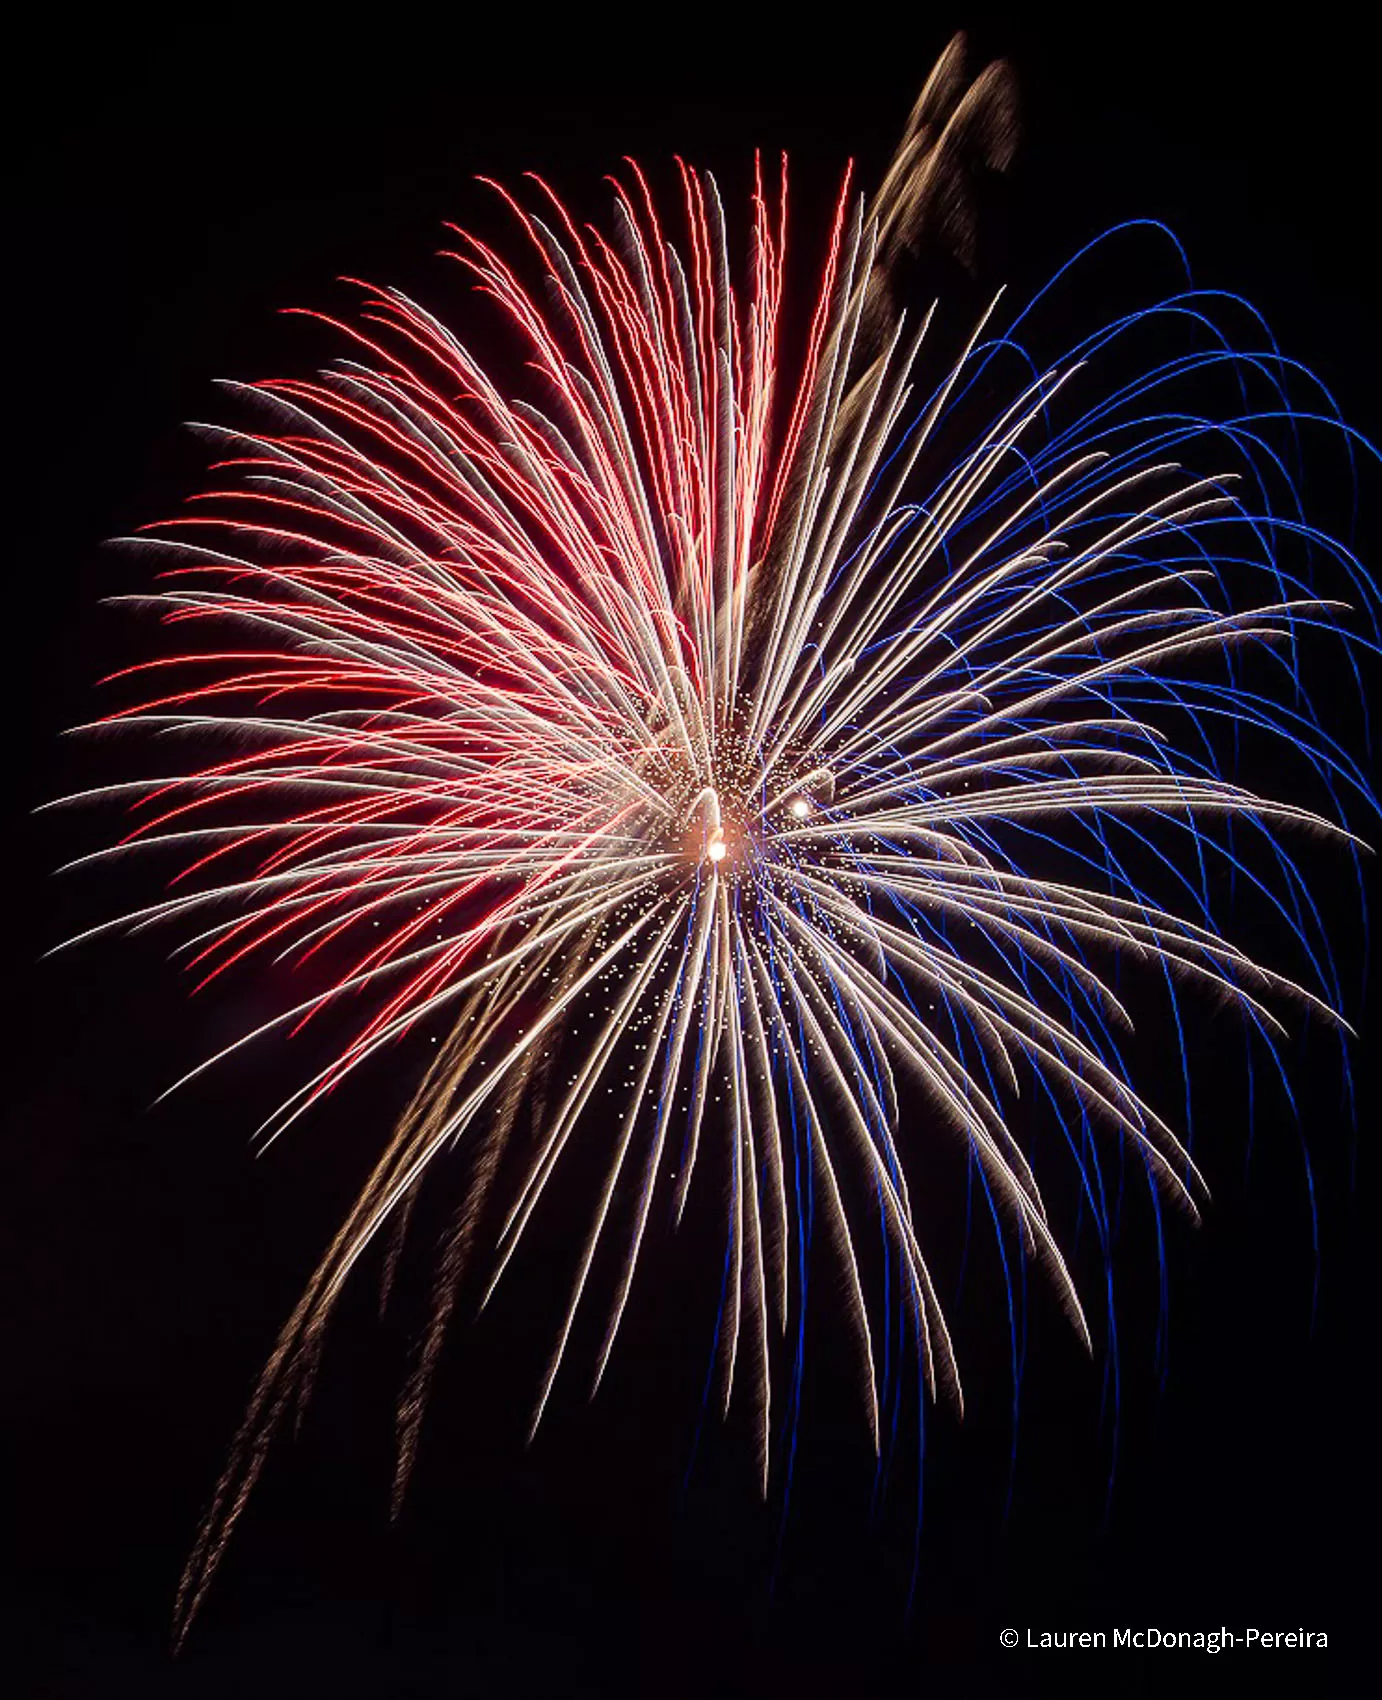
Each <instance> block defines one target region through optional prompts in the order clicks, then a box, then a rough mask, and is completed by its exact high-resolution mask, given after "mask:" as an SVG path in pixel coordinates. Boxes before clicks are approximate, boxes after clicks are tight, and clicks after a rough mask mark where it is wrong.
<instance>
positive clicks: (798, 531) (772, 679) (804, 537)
mask: <svg viewBox="0 0 1382 1700" xmlns="http://www.w3.org/2000/svg"><path fill="white" fill-rule="evenodd" d="M863 245H864V233H863V205H862V202H861V203H859V204H858V205H857V206H856V208H855V212H854V216H853V218H852V219H851V221H850V228H849V235H848V237H847V238H846V244H845V253H844V259H843V264H842V265H841V266H840V269H839V272H838V275H837V281H836V286H835V287H836V290H837V300H838V302H839V305H838V306H837V307H836V308H835V309H834V311H833V314H832V318H833V323H832V325H831V328H830V331H829V333H828V335H827V339H826V352H825V356H824V361H823V364H822V367H821V369H820V372H819V374H818V376H817V380H816V382H817V387H818V391H819V393H820V395H821V397H822V401H821V403H820V405H819V408H818V409H817V408H813V412H814V413H815V419H814V424H813V426H812V427H811V444H810V448H809V451H808V452H807V454H806V457H805V461H804V464H803V471H802V484H801V490H800V493H799V495H798V498H797V500H796V503H795V504H794V509H795V511H794V513H793V519H792V534H791V538H790V540H789V541H788V543H787V546H786V549H785V551H784V554H783V564H782V567H781V571H780V573H779V576H778V578H777V581H776V584H775V586H774V592H775V594H774V601H773V608H772V613H771V617H770V620H769V626H768V636H767V641H766V645H765V648H764V660H763V665H762V670H761V679H762V684H761V686H760V689H759V691H758V693H757V695H756V698H755V701H754V704H753V713H752V715H751V718H750V723H749V737H750V740H751V742H753V743H754V744H758V743H760V742H761V741H762V736H763V728H764V726H765V725H766V724H768V723H769V721H768V716H770V715H771V714H772V713H773V711H774V709H775V706H776V702H777V696H778V688H777V684H776V680H777V677H778V674H779V671H780V668H781V666H782V665H783V662H782V659H781V651H782V646H783V632H784V629H785V627H786V623H787V621H788V619H789V618H790V614H791V605H792V600H793V597H794V595H795V586H796V583H797V580H798V577H799V574H800V572H801V565H802V556H803V551H804V550H805V548H806V547H807V544H808V541H809V539H810V537H811V533H812V527H813V526H814V524H815V516H816V512H817V509H818V507H819V505H820V502H821V499H822V497H823V496H824V493H825V489H826V486H827V481H828V478H829V472H830V465H829V459H828V456H829V451H830V448H831V443H832V439H833V436H834V430H835V421H836V419H837V417H838V415H839V410H840V405H841V401H842V398H843V394H844V386H845V381H846V378H847V376H848V365H849V358H848V351H849V350H851V349H852V348H853V346H854V337H855V335H856V334H857V330H858V322H859V314H860V312H861V311H862V306H863V302H862V297H861V298H860V299H859V301H858V303H857V304H856V305H855V306H854V308H853V310H852V312H851V310H850V305H849V304H850V300H851V294H852V292H853V280H854V277H855V274H856V268H857V267H858V264H859V258H860V249H861V246H863ZM866 252H867V254H868V259H867V260H866V262H865V264H866V265H868V264H871V263H872V252H873V249H872V242H871V241H870V243H869V244H868V246H867V248H866ZM793 659H794V658H793V657H791V656H788V657H787V659H786V663H785V664H786V665H787V666H789V667H790V665H791V663H792V660H793Z"/></svg>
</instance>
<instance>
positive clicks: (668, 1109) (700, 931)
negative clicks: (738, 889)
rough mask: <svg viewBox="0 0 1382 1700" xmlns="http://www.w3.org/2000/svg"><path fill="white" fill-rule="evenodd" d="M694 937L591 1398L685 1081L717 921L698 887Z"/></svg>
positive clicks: (611, 1345)
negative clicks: (689, 1037) (687, 1051)
mask: <svg viewBox="0 0 1382 1700" xmlns="http://www.w3.org/2000/svg"><path fill="white" fill-rule="evenodd" d="M693 901H694V903H695V922H694V933H693V937H692V939H691V945H690V950H689V953H688V955H687V957H686V959H685V961H684V962H683V963H682V965H681V967H680V969H679V972H678V981H677V996H676V1019H675V1021H674V1023H673V1026H672V1037H671V1042H670V1044H669V1047H668V1051H667V1057H666V1061H665V1063H664V1067H663V1072H662V1088H661V1092H660V1095H659V1098H658V1105H657V1120H656V1126H655V1128H654V1132H653V1139H652V1145H651V1148H650V1150H649V1153H648V1162H647V1168H646V1170H645V1173H644V1180H643V1190H642V1193H641V1195H640V1198H639V1205H638V1213H637V1217H636V1219H635V1222H634V1229H633V1233H632V1234H631V1236H630V1238H629V1248H628V1255H627V1257H626V1259H625V1263H624V1270H623V1274H622V1275H621V1277H620V1281H619V1287H618V1291H617V1292H616V1294H615V1299H614V1303H613V1305H612V1306H611V1308H610V1315H609V1321H608V1324H607V1325H606V1329H605V1337H604V1340H603V1342H602V1344H601V1347H600V1353H599V1357H598V1359H597V1362H596V1370H595V1380H594V1385H593V1387H592V1389H591V1391H592V1394H593V1393H594V1391H595V1389H597V1388H598V1387H599V1385H600V1382H601V1380H602V1379H603V1378H604V1373H605V1368H606V1366H607V1364H608V1363H609V1356H610V1353H611V1351H612V1350H613V1349H614V1339H615V1335H616V1334H617V1333H618V1331H619V1324H620V1322H621V1320H622V1319H623V1315H624V1308H625V1306H626V1305H627V1303H628V1297H629V1289H630V1288H631V1287H632V1285H633V1276H634V1269H635V1268H636V1266H637V1263H638V1254H639V1251H640V1250H641V1248H642V1245H643V1236H644V1233H645V1231H646V1229H647V1224H648V1212H649V1210H650V1209H651V1208H652V1201H653V1193H654V1191H655V1189H656V1183H657V1175H658V1168H659V1165H660V1163H661V1161H662V1153H663V1149H664V1147H665V1144H666V1139H667V1128H668V1125H669V1124H670V1122H671V1118H672V1112H673V1108H674V1106H675V1103H676V1094H677V1086H678V1083H679V1082H680V1079H681V1068H682V1058H683V1055H684V1053H685V1049H686V1039H687V1035H688V1033H689V1032H690V1031H691V1026H692V1022H693V1020H694V1018H695V1009H696V999H697V996H698V994H699V992H700V987H701V981H702V978H703V976H704V974H705V970H706V964H707V957H708V953H709V943H710V936H711V925H712V922H713V920H714V915H715V908H714V904H713V903H712V902H710V901H708V900H707V898H706V895H705V892H704V890H702V889H699V888H698V889H697V891H696V894H695V897H694V900H693Z"/></svg>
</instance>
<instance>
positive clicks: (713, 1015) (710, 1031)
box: [672, 863, 731, 1225]
mask: <svg viewBox="0 0 1382 1700" xmlns="http://www.w3.org/2000/svg"><path fill="white" fill-rule="evenodd" d="M703 877H707V878H708V880H709V888H708V892H707V894H706V895H704V896H702V898H701V901H702V902H706V903H709V904H710V905H711V907H712V909H713V910H715V912H716V914H717V916H718V905H719V903H720V901H721V898H720V892H721V888H722V886H723V884H724V881H723V877H722V875H721V873H720V871H719V868H718V867H717V866H716V865H715V864H714V863H711V864H710V872H709V875H708V876H703ZM723 948H724V939H723V934H722V929H721V928H720V927H719V926H718V925H712V927H711V930H710V972H709V974H707V975H706V976H705V977H704V980H703V981H702V987H703V990H702V992H701V1005H702V1008H703V1009H704V1010H705V1011H706V1014H707V1017H708V1019H707V1021H706V1025H705V1027H704V1028H703V1029H702V1038H701V1043H700V1051H699V1055H698V1056H697V1058H696V1067H695V1072H694V1074H693V1077H692V1083H691V1107H690V1111H689V1114H688V1116H687V1124H686V1151H685V1156H684V1158H683V1160H682V1165H681V1170H680V1172H679V1173H678V1175H677V1185H676V1191H675V1194H674V1199H673V1205H672V1213H673V1217H674V1219H675V1221H676V1222H677V1224H678V1225H680V1223H681V1219H682V1216H683V1215H684V1213H685V1211H686V1199H687V1195H688V1194H689V1193H690V1191H691V1177H692V1175H693V1174H694V1173H695V1169H696V1158H697V1156H698V1154H699V1152H700V1145H701V1128H702V1125H703V1123H704V1121H705V1107H706V1103H707V1100H708V1097H709V1093H710V1078H711V1074H712V1072H713V1071H714V1069H715V1067H716V1065H717V1064H718V1062H719V1060H720V1046H721V1043H722V1042H723V1039H724V1032H725V1018H726V1008H725V1005H726V1001H727V999H728V997H729V993H730V985H731V982H730V976H729V974H728V972H727V967H728V965H727V964H726V962H725V960H724V956H723Z"/></svg>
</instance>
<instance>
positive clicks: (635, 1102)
mask: <svg viewBox="0 0 1382 1700" xmlns="http://www.w3.org/2000/svg"><path fill="white" fill-rule="evenodd" d="M689 906H690V899H686V898H683V899H682V901H681V902H680V903H679V904H678V905H676V906H675V908H674V909H673V914H672V919H671V921H670V922H669V923H668V925H667V926H666V927H665V928H664V929H663V931H662V933H661V934H660V935H659V936H658V939H657V941H656V943H655V944H654V945H653V946H652V949H651V950H650V952H649V967H650V970H652V971H653V972H655V971H656V969H657V968H659V967H661V966H662V964H663V952H664V950H665V948H666V945H667V943H668V941H669V940H670V938H671V937H672V934H673V933H674V932H675V931H676V929H677V928H678V927H679V926H680V925H681V924H682V922H683V920H684V919H685V916H686V912H687V909H688V907H689ZM651 978H652V972H650V973H649V975H648V976H647V978H643V979H639V978H636V979H635V984H636V985H637V986H638V992H637V998H638V999H641V997H642V993H643V990H644V989H645V988H646V985H647V984H648V981H649V980H650V979H651ZM675 999H676V981H675V979H674V980H673V981H672V982H671V984H670V985H669V986H668V988H667V990H666V992H665V993H664V994H663V997H662V1001H661V1004H660V1007H659V1011H658V1017H657V1026H656V1031H655V1033H654V1035H653V1038H652V1039H651V1040H650V1041H649V1042H648V1045H647V1050H646V1055H645V1057H644V1060H643V1063H642V1065H641V1067H640V1069H639V1071H638V1078H637V1082H636V1084H635V1086H634V1088H633V1090H632V1092H631V1093H630V1095H629V1102H628V1105H627V1107H626V1109H625V1111H624V1115H623V1122H622V1126H621V1128H620V1131H619V1136H618V1139H617V1141H616V1144H615V1151H614V1157H613V1160H612V1162H611V1163H610V1167H609V1172H608V1174H607V1175H606V1177H605V1184H604V1187H603V1189H602V1191H601V1194H600V1202H599V1205H598V1207H597V1209H596V1212H595V1218H594V1220H593V1222H592V1223H591V1225H590V1231H589V1233H588V1234H587V1236H586V1242H585V1247H584V1250H583V1251H582V1253H581V1258H580V1263H579V1265H578V1268H577V1272H576V1279H575V1283H574V1285H573V1286H572V1289H571V1298H570V1300H569V1302H568V1304H567V1307H566V1315H565V1318H564V1319H563V1322H562V1326H561V1331H560V1334H559V1336H558V1338H557V1343H556V1346H555V1348H554V1349H553V1352H552V1356H551V1359H550V1361H549V1363H548V1366H547V1371H546V1374H545V1375H544V1376H543V1380H542V1387H541V1391H540V1392H539V1394H538V1399H537V1404H536V1406H535V1408H534V1410H533V1417H532V1423H531V1425H530V1427H529V1430H528V1438H529V1440H532V1438H533V1436H534V1435H536V1433H537V1431H538V1426H539V1424H540V1423H541V1422H542V1414H543V1412H544V1411H545V1410H546V1408H547V1400H548V1398H549V1396H550V1394H551V1391H552V1384H553V1383H554V1382H555V1380H556V1378H557V1372H558V1370H559V1369H560V1368H561V1361H562V1358H563V1357H564V1355H565V1353H566V1345H567V1342H568V1340H569V1339H570V1338H571V1328H572V1325H573V1323H574V1322H575V1320H576V1311H577V1310H578V1308H579V1307H580V1302H581V1297H582V1295H583V1294H584V1292H585V1287H586V1281H587V1278H588V1277H589V1274H590V1266H591V1264H592V1263H593V1262H594V1259H595V1248H596V1246H597V1245H598V1244H599V1241H600V1236H601V1234H602V1233H603V1232H604V1227H605V1223H606V1221H607V1219H608V1217H609V1207H610V1201H611V1200H612V1199H613V1197H614V1189H615V1187H616V1186H617V1185H618V1184H619V1177H620V1175H621V1174H622V1173H623V1169H624V1159H625V1157H626V1156H627V1155H628V1150H629V1145H630V1143H631V1142H632V1140H633V1134H634V1129H635V1128H636V1126H637V1125H638V1121H639V1116H640V1112H641V1110H642V1107H643V1095H644V1093H645V1092H646V1091H647V1087H648V1080H649V1078H650V1076H651V1074H652V1071H653V1068H654V1066H655V1065H656V1062H657V1047H658V1042H659V1041H660V1040H661V1038H662V1034H663V1032H664V1031H665V1030H666V1026H667V1020H668V1017H669V1016H670V1014H671V1011H672V1006H673V1003H674V1002H675ZM629 1008H636V1002H635V1003H633V1004H632V1005H626V1006H625V1009H626V1013H627V1011H628V1009H629ZM610 1030H611V1032H612V1033H613V1035H614V1037H615V1039H616V1040H617V1038H618V1037H619V1036H620V1034H621V1033H622V1025H620V1026H615V1025H614V1022H613V1019H611V1024H610ZM601 1066H602V1068H603V1065H601ZM583 1103H584V1100H582V1104H583ZM579 1108H580V1106H577V1109H576V1112H575V1113H579ZM566 1114H567V1111H566V1109H565V1107H563V1110H562V1112H561V1113H560V1114H559V1115H558V1117H557V1122H556V1125H555V1126H554V1129H553V1139H554V1141H555V1140H556V1139H557V1137H558V1136H559V1129H560V1127H561V1125H562V1122H563V1119H564V1117H565V1116H566ZM559 1151H560V1147H559V1145H556V1146H554V1156H553V1162H555V1156H556V1155H557V1154H559ZM549 1172H550V1170H549ZM544 1184H545V1183H544V1182H542V1181H539V1182H538V1183H537V1185H536V1186H535V1188H534V1189H533V1194H532V1204H534V1205H535V1204H536V1201H537V1198H538V1196H540V1194H541V1191H542V1187H543V1185H544ZM531 1207H532V1206H531V1205H530V1206H529V1213H531ZM526 1220H527V1217H526V1216H525V1218H524V1221H525V1222H526ZM521 1233H522V1224H520V1225H519V1227H518V1228H517V1230H516V1231H515V1233H514V1236H513V1242H512V1244H511V1245H510V1247H509V1249H508V1251H507V1252H506V1254H505V1259H504V1261H505V1262H506V1263H507V1261H508V1258H509V1257H511V1256H512V1254H513V1249H514V1247H515V1246H516V1245H517V1243H518V1237H519V1235H520V1234H521ZM498 1278H499V1277H498V1274H497V1273H496V1275H495V1277H494V1279H495V1281H497V1280H498ZM493 1290H494V1283H493V1282H491V1284H490V1287H489V1289H488V1290H487V1291H486V1294H485V1299H486V1301H487V1300H488V1298H489V1296H490V1293H492V1292H493Z"/></svg>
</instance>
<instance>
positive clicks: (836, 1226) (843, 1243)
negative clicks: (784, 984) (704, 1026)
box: [749, 938, 880, 1453]
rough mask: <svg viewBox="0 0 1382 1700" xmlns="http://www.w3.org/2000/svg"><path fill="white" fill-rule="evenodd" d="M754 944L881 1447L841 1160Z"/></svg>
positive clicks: (875, 1377)
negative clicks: (802, 1120) (838, 1169)
mask: <svg viewBox="0 0 1382 1700" xmlns="http://www.w3.org/2000/svg"><path fill="white" fill-rule="evenodd" d="M749 944H750V946H751V948H752V950H753V955H754V962H755V965H756V967H757V969H758V974H759V984H760V986H761V988H762V992H763V998H764V1001H765V1004H766V1005H767V1007H768V1008H769V1009H770V1010H771V1012H772V1015H773V1025H774V1026H775V1027H776V1029H777V1031H778V1032H779V1033H781V1034H782V1036H783V1044H782V1054H783V1056H784V1057H785V1059H786V1062H787V1068H788V1072H789V1074H790V1075H791V1079H792V1086H793V1090H794V1092H795V1094H796V1101H797V1102H799V1103H800V1105H801V1109H802V1113H803V1114H804V1115H805V1117H806V1125H807V1129H808V1132H809V1135H810V1149H811V1161H812V1169H813V1172H814V1173H815V1175H816V1176H817V1178H818V1181H819V1184H820V1188H821V1194H822V1196H823V1198H824V1201H825V1206H826V1211H825V1213H826V1217H827V1220H828V1222H829V1224H830V1231H831V1238H832V1240H833V1241H834V1243H835V1249H836V1252H837V1254H838V1256H839V1258H840V1262H841V1263H842V1265H843V1267H844V1273H845V1280H846V1282H847V1285H848V1291H849V1312H850V1317H851V1319H852V1321H853V1323H854V1328H855V1333H856V1336H857V1339H858V1342H859V1354H860V1359H861V1367H862V1369H863V1382H864V1393H865V1412H866V1415H867V1417H868V1422H869V1431H870V1433H871V1435H872V1437H873V1449H874V1452H875V1453H877V1452H878V1451H879V1450H880V1427H879V1411H878V1371H877V1366H876V1364H875V1362H874V1349H873V1330H872V1328H871V1327H870V1326H869V1313H868V1304H867V1301H866V1300H865V1298H864V1288H863V1283H862V1281H861V1279H860V1276H859V1260H858V1258H857V1257H856V1255H855V1251H854V1240H853V1236H852V1235H851V1233H850V1229H849V1217H848V1214H847V1212H846V1210H845V1205H844V1200H843V1199H842V1198H841V1196H840V1187H839V1182H838V1180H837V1179H836V1176H835V1165H834V1163H833V1162H832V1161H831V1157H830V1149H829V1146H828V1144H827V1142H826V1138H825V1130H824V1128H823V1127H822V1125H821V1119H820V1115H819V1113H818V1111H817V1108H816V1101H815V1098H814V1096H813V1094H812V1090H811V1086H810V1083H809V1081H808V1079H807V1077H806V1073H805V1070H804V1068H803V1066H802V1062H801V1058H800V1057H799V1056H798V1054H797V1047H796V1044H795V1043H794V1041H793V1039H792V1035H791V1030H790V1028H789V1026H788V1023H787V1019H786V1015H785V1012H784V1011H783V1008H782V1005H781V1003H780V1001H779V999H778V995H777V990H776V988H775V986H774V984H773V976H772V974H771V972H770V970H769V968H768V965H767V964H766V963H765V961H764V960H763V955H762V950H761V947H760V945H759V943H758V940H757V939H756V938H750V939H749Z"/></svg>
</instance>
